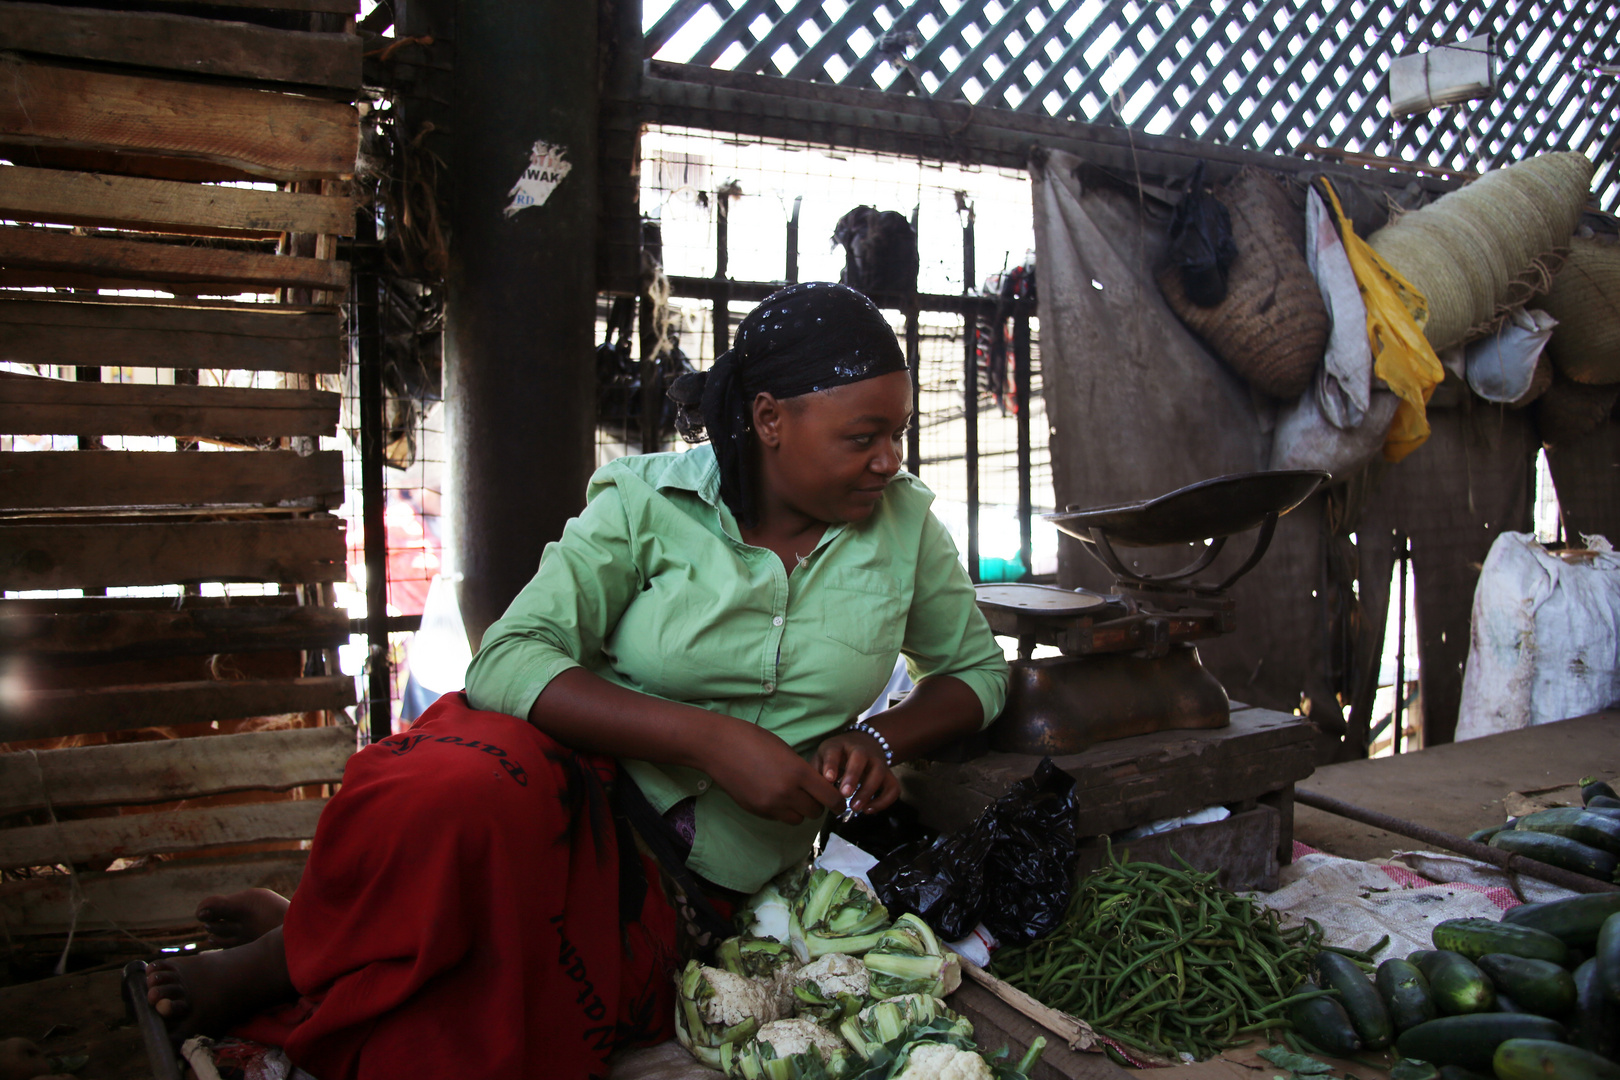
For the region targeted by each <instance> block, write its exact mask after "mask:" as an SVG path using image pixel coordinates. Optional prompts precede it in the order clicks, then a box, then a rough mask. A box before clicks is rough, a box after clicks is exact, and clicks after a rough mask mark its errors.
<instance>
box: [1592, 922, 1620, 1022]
mask: <svg viewBox="0 0 1620 1080" xmlns="http://www.w3.org/2000/svg"><path fill="white" fill-rule="evenodd" d="M1592 962H1593V963H1595V964H1596V965H1597V974H1598V985H1599V986H1601V987H1603V996H1604V997H1606V998H1608V999H1609V1004H1611V1005H1620V913H1616V914H1614V915H1610V916H1609V917H1608V918H1607V919H1604V920H1603V929H1601V930H1599V931H1598V939H1597V948H1596V950H1594V951H1593V953H1592Z"/></svg>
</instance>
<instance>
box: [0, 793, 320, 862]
mask: <svg viewBox="0 0 1620 1080" xmlns="http://www.w3.org/2000/svg"><path fill="white" fill-rule="evenodd" d="M325 808H326V800H325V799H294V800H291V801H288V802H274V803H249V804H246V805H242V806H209V807H204V808H202V809H199V810H163V811H159V812H158V813H155V814H120V815H119V816H117V817H101V818H86V819H84V820H81V821H60V822H53V823H51V824H47V825H29V826H25V827H23V828H20V829H0V867H7V868H10V867H18V866H50V865H52V864H57V863H68V862H84V861H85V860H87V859H93V858H98V857H99V858H108V857H112V858H119V859H129V858H134V857H135V856H137V855H155V854H157V853H159V852H170V851H195V850H197V849H198V848H211V847H221V846H224V845H226V844H260V843H265V842H268V841H272V840H307V839H309V838H310V837H312V836H314V835H315V822H316V821H317V820H318V819H319V818H320V816H321V811H322V810H323V809H325Z"/></svg>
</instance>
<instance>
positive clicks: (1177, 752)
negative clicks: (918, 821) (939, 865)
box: [898, 702, 1321, 887]
mask: <svg viewBox="0 0 1620 1080" xmlns="http://www.w3.org/2000/svg"><path fill="white" fill-rule="evenodd" d="M1320 739H1321V736H1320V735H1319V734H1318V732H1317V730H1316V728H1315V727H1313V726H1312V725H1311V724H1310V723H1309V722H1308V721H1306V720H1305V719H1304V718H1302V717H1298V716H1291V715H1289V714H1287V713H1280V712H1273V711H1271V710H1269V709H1260V708H1255V707H1253V706H1248V705H1241V704H1237V703H1235V702H1234V703H1233V705H1232V722H1231V725H1230V726H1228V727H1224V728H1218V729H1215V730H1200V731H1161V732H1156V733H1154V734H1152V735H1138V736H1134V737H1132V738H1128V739H1117V740H1114V741H1112V742H1106V743H1099V744H1098V745H1096V746H1093V747H1092V748H1091V749H1089V750H1087V751H1085V752H1084V753H1081V754H1073V755H1069V756H1065V757H1058V758H1053V759H1052V760H1053V763H1054V764H1055V765H1057V767H1058V768H1060V769H1062V770H1063V771H1064V772H1066V773H1068V774H1069V775H1070V776H1073V777H1074V778H1075V782H1076V784H1077V785H1078V787H1079V792H1080V795H1079V801H1080V835H1081V836H1082V837H1095V836H1098V835H1100V834H1103V833H1112V832H1117V831H1118V830H1120V829H1125V828H1130V827H1131V826H1134V825H1144V824H1147V823H1148V822H1151V821H1158V820H1161V819H1163V818H1170V817H1179V816H1181V815H1183V814H1189V813H1192V812H1193V811H1195V810H1201V809H1203V808H1204V807H1207V806H1214V805H1217V804H1219V805H1224V806H1226V807H1228V808H1230V809H1231V810H1233V812H1234V815H1235V816H1234V818H1233V819H1231V820H1232V821H1233V822H1234V824H1233V825H1232V826H1229V827H1228V828H1227V829H1225V830H1215V829H1213V828H1211V827H1204V829H1205V835H1206V836H1209V835H1214V834H1217V833H1219V834H1222V835H1224V834H1226V833H1231V832H1233V831H1234V830H1236V829H1239V828H1242V827H1246V828H1247V830H1248V831H1246V832H1245V833H1244V835H1245V836H1247V837H1250V838H1252V837H1254V836H1257V835H1262V834H1261V833H1257V832H1255V831H1254V822H1255V820H1256V816H1246V815H1245V814H1244V813H1243V812H1244V811H1249V810H1253V809H1256V808H1261V807H1269V808H1270V809H1271V810H1272V811H1274V812H1275V819H1276V829H1275V831H1274V832H1269V831H1268V832H1266V833H1265V835H1269V836H1271V837H1274V844H1275V847H1274V848H1273V852H1272V853H1271V854H1274V861H1273V862H1272V865H1273V866H1275V865H1276V863H1287V862H1289V861H1290V858H1291V854H1292V850H1293V822H1294V784H1295V783H1296V782H1298V781H1300V780H1303V779H1304V778H1305V777H1307V776H1309V775H1311V772H1312V770H1313V768H1314V767H1315V762H1316V760H1317V754H1318V750H1319V746H1318V743H1319V740H1320ZM1038 764H1040V758H1038V757H1035V756H1033V755H1029V754H1000V753H991V754H985V755H983V756H981V757H977V758H974V759H972V760H969V761H965V762H961V763H947V762H940V761H921V762H914V763H912V764H909V765H903V766H901V767H900V768H899V770H898V772H899V775H900V778H901V782H902V784H903V786H904V798H905V800H906V801H907V802H908V803H910V804H912V805H913V806H915V807H916V808H917V810H918V812H919V813H920V815H921V817H922V821H923V824H925V825H927V826H928V827H929V828H932V829H936V830H938V831H940V832H954V831H955V830H957V829H960V828H963V827H965V826H967V825H970V824H972V823H973V822H974V821H975V820H976V819H977V818H978V816H979V814H980V813H982V812H983V811H984V809H985V808H986V807H988V806H989V805H990V804H991V803H992V802H994V801H995V800H996V799H997V798H998V797H999V796H1000V795H1002V794H1003V793H1004V792H1005V791H1006V790H1007V788H1008V787H1009V786H1011V785H1012V784H1013V783H1014V782H1016V781H1018V780H1022V779H1024V778H1025V777H1028V776H1030V775H1031V774H1032V773H1034V771H1035V767H1036V766H1037V765H1038ZM1258 817H1265V818H1267V820H1269V816H1268V815H1264V814H1262V815H1258ZM1239 818H1243V819H1244V820H1243V822H1239V821H1238V819H1239ZM1220 824H1222V825H1225V824H1226V823H1220ZM1244 842H1247V843H1249V844H1250V846H1251V847H1252V846H1253V844H1252V842H1251V841H1244ZM1222 843H1225V844H1226V845H1227V846H1228V847H1229V846H1230V837H1227V838H1226V839H1225V840H1223V841H1222ZM1178 850H1180V849H1179V848H1178ZM1138 854H1139V855H1140V854H1141V852H1138ZM1183 854H1185V853H1184V852H1183ZM1194 862H1195V863H1196V860H1194ZM1213 864H1214V865H1221V863H1220V861H1219V860H1215V861H1214V862H1213ZM1233 887H1247V886H1244V885H1235V886H1233Z"/></svg>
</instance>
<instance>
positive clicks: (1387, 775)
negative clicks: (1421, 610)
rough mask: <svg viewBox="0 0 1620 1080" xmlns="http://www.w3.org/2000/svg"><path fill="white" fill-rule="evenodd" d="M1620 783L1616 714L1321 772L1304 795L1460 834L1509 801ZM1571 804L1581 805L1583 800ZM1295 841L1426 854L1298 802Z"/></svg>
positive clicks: (1380, 853) (1334, 850)
mask: <svg viewBox="0 0 1620 1080" xmlns="http://www.w3.org/2000/svg"><path fill="white" fill-rule="evenodd" d="M1585 776H1597V777H1599V778H1601V779H1604V780H1609V781H1611V782H1613V780H1614V778H1615V777H1617V776H1620V710H1610V711H1607V712H1601V713H1595V714H1594V715H1592V716H1583V717H1578V718H1576V719H1573V720H1561V721H1559V722H1558V723H1556V724H1543V725H1541V726H1539V727H1533V728H1526V729H1524V730H1522V731H1510V732H1506V733H1504V734H1501V735H1492V736H1488V737H1486V738H1483V739H1472V740H1469V741H1468V742H1461V743H1449V744H1447V745H1444V746H1436V747H1432V748H1430V749H1428V750H1420V751H1418V752H1416V753H1410V754H1401V755H1399V756H1396V757H1387V758H1374V759H1369V760H1366V761H1349V762H1344V763H1341V764H1338V765H1328V766H1324V767H1323V768H1319V769H1317V770H1316V772H1315V773H1313V774H1312V775H1311V776H1310V777H1308V778H1307V779H1305V780H1302V781H1300V783H1299V785H1298V786H1299V788H1301V789H1302V790H1305V791H1315V792H1320V793H1321V794H1323V795H1331V796H1333V797H1335V798H1338V799H1343V800H1344V801H1345V802H1349V803H1354V804H1355V805H1357V806H1362V807H1366V808H1367V809H1369V810H1377V811H1380V812H1382V813H1385V814H1391V815H1393V816H1395V817H1398V818H1403V819H1405V820H1407V821H1411V822H1415V823H1417V824H1420V825H1427V826H1429V827H1430V828H1435V829H1441V830H1443V831H1445V832H1449V833H1453V834H1455V835H1457V836H1466V835H1468V834H1469V833H1470V832H1473V831H1474V830H1475V829H1478V828H1482V827H1484V826H1486V825H1494V824H1497V823H1499V822H1501V821H1503V820H1505V819H1506V818H1507V816H1508V810H1507V807H1506V800H1507V798H1508V796H1509V795H1511V794H1513V793H1514V792H1517V793H1519V794H1521V795H1533V794H1535V793H1537V792H1548V791H1551V790H1554V789H1558V788H1563V787H1566V786H1568V785H1572V784H1574V783H1576V782H1577V781H1579V780H1580V779H1581V778H1582V777H1585ZM1572 794H1573V801H1574V802H1575V803H1577V804H1578V803H1579V793H1578V792H1575V793H1572ZM1294 814H1295V817H1294V839H1296V840H1299V841H1301V842H1303V843H1306V844H1310V845H1311V846H1312V847H1316V848H1320V849H1322V850H1323V851H1327V852H1330V853H1331V854H1334V855H1342V856H1344V857H1345V858H1350V859H1377V858H1384V857H1386V856H1388V855H1389V854H1390V852H1392V851H1401V850H1411V849H1413V848H1418V847H1422V846H1423V845H1421V844H1419V843H1418V842H1417V841H1415V840H1410V839H1408V838H1406V837H1403V836H1397V835H1395V834H1393V833H1388V832H1384V831H1383V830H1382V829H1374V828H1372V827H1370V826H1367V825H1362V824H1359V823H1358V822H1354V821H1349V820H1346V819H1345V818H1341V817H1336V816H1334V815H1332V814H1328V813H1325V812H1323V811H1321V810H1315V809H1312V808H1311V807H1308V806H1301V805H1299V804H1298V803H1296V804H1295V807H1294Z"/></svg>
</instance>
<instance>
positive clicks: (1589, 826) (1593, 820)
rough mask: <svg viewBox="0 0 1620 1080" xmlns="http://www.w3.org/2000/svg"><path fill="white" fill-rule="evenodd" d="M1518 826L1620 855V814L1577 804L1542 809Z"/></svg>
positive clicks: (1521, 821)
mask: <svg viewBox="0 0 1620 1080" xmlns="http://www.w3.org/2000/svg"><path fill="white" fill-rule="evenodd" d="M1515 828H1516V829H1522V830H1526V831H1529V832H1539V833H1551V834H1552V835H1553V836H1567V837H1568V838H1569V839H1571V840H1577V841H1579V842H1580V843H1583V844H1587V845H1589V846H1591V847H1595V848H1597V849H1598V850H1599V851H1607V852H1608V853H1609V854H1610V855H1620V817H1611V816H1609V815H1608V814H1594V813H1592V812H1591V811H1589V810H1577V809H1575V808H1574V807H1558V808H1556V809H1553V810H1541V811H1538V812H1536V813H1534V814H1530V815H1529V816H1527V817H1525V818H1523V819H1521V820H1520V821H1519V824H1518V825H1516V826H1515Z"/></svg>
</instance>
